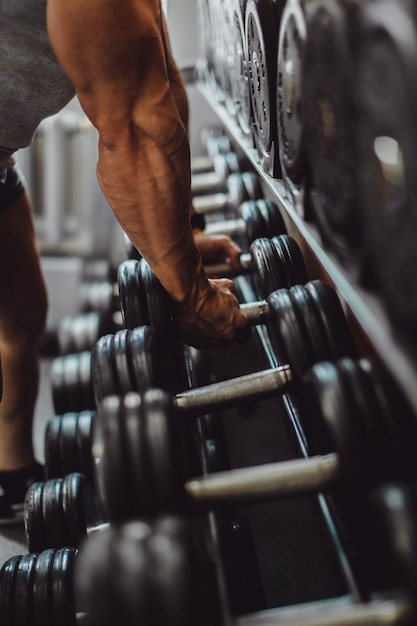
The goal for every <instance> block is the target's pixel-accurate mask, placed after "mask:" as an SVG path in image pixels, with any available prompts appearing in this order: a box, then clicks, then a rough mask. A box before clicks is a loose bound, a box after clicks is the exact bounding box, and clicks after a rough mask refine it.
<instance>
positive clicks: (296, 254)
mask: <svg viewBox="0 0 417 626" xmlns="http://www.w3.org/2000/svg"><path fill="white" fill-rule="evenodd" d="M271 242H272V243H273V245H274V246H275V248H276V250H277V253H278V255H279V257H280V258H282V262H283V265H284V267H285V268H286V271H287V285H286V286H287V287H291V286H292V285H305V283H306V282H307V281H308V276H307V269H306V266H305V264H304V259H303V255H302V253H301V250H300V248H299V246H298V244H297V242H296V241H295V239H293V238H292V237H288V236H287V235H278V236H276V237H272V239H271Z"/></svg>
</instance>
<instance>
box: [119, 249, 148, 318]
mask: <svg viewBox="0 0 417 626" xmlns="http://www.w3.org/2000/svg"><path fill="white" fill-rule="evenodd" d="M139 268H140V265H139V261H138V260H136V259H135V260H128V261H123V263H121V264H120V265H119V269H118V272H117V283H118V286H119V298H120V309H121V313H122V319H123V325H124V327H125V328H129V329H130V330H132V329H133V328H136V326H142V325H144V324H149V318H148V314H147V309H146V302H145V296H144V291H143V285H142V278H141V273H140V271H139Z"/></svg>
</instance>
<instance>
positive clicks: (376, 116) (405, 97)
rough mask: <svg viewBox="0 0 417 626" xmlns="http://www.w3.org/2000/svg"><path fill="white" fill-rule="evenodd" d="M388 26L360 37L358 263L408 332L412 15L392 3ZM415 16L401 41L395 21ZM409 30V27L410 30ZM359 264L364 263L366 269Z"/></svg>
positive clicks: (414, 308) (412, 301)
mask: <svg viewBox="0 0 417 626" xmlns="http://www.w3.org/2000/svg"><path fill="white" fill-rule="evenodd" d="M394 8H395V11H398V14H395V13H394V15H393V19H392V25H389V26H386V25H384V26H381V25H380V24H379V18H376V19H375V22H376V25H375V26H374V29H375V32H373V31H372V30H371V33H370V34H368V35H367V36H366V37H365V42H364V46H363V53H362V54H361V64H360V68H359V69H360V71H359V90H360V94H361V96H362V99H361V103H362V106H363V111H364V113H363V117H364V121H363V128H361V138H362V141H361V143H360V147H361V154H360V157H359V159H360V160H359V167H360V169H361V171H362V172H363V176H362V177H361V186H360V189H361V194H360V195H361V198H360V214H361V216H363V232H364V254H365V260H364V264H365V265H366V264H368V263H370V264H371V266H372V270H373V275H374V276H375V277H376V282H377V286H378V289H379V291H380V293H381V294H382V297H383V300H384V303H385V305H386V307H387V309H388V311H389V313H390V314H391V316H392V318H393V320H394V321H395V322H398V327H401V325H404V327H405V329H406V331H407V332H409V333H410V335H411V336H413V337H415V334H416V332H415V320H416V315H417V283H416V273H415V271H414V268H415V266H416V263H417V250H416V246H415V233H416V229H417V211H416V208H415V204H414V198H415V197H416V193H417V181H416V177H415V172H414V170H415V154H416V150H417V123H416V120H415V109H416V103H417V92H416V89H415V85H414V76H415V70H416V57H415V53H417V47H416V34H415V20H414V22H412V20H411V19H409V16H408V15H407V13H406V12H405V9H404V4H403V3H398V6H396V7H394ZM405 19H406V20H407V21H408V23H409V24H410V25H412V24H413V23H414V31H413V38H412V39H411V38H410V37H407V38H406V40H405V41H404V40H402V37H399V36H398V34H397V32H396V28H395V24H396V23H401V22H400V20H405ZM410 34H411V33H410ZM365 271H366V269H365Z"/></svg>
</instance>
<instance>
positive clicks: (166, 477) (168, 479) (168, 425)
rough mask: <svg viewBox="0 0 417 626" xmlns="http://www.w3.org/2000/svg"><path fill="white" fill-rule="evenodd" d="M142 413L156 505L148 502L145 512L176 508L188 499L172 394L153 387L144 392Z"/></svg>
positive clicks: (150, 479) (145, 504)
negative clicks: (150, 507) (185, 496)
mask: <svg viewBox="0 0 417 626" xmlns="http://www.w3.org/2000/svg"><path fill="white" fill-rule="evenodd" d="M142 415H143V419H144V426H145V428H144V436H145V442H146V459H147V466H148V471H147V472H146V476H147V479H148V480H149V481H150V482H151V485H152V487H151V488H152V494H153V502H152V505H153V507H154V510H153V511H150V510H149V509H148V507H147V503H144V506H143V508H142V511H143V514H144V515H149V514H151V513H153V514H154V515H155V514H160V513H170V512H176V511H178V510H179V508H181V506H182V505H183V502H184V490H183V482H184V476H183V470H182V468H183V462H182V458H181V442H180V437H181V435H180V423H179V421H178V420H177V418H176V416H175V414H174V412H173V407H172V403H171V399H170V396H169V395H167V394H165V393H164V392H162V391H160V390H157V389H150V390H148V391H147V392H145V394H144V396H143V406H142Z"/></svg>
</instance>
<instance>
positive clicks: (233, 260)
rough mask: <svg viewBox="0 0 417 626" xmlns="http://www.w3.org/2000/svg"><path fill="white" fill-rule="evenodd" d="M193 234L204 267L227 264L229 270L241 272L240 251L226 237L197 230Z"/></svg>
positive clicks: (238, 247) (235, 244)
mask: <svg viewBox="0 0 417 626" xmlns="http://www.w3.org/2000/svg"><path fill="white" fill-rule="evenodd" d="M193 234H194V240H195V242H196V245H197V247H198V249H199V251H200V254H201V257H202V259H203V263H204V265H210V264H211V263H212V264H213V263H216V264H217V263H228V264H229V265H230V269H231V270H233V271H235V272H239V271H242V265H241V262H240V255H241V254H242V249H241V248H240V246H238V245H237V243H235V242H234V241H233V239H231V238H230V237H229V236H228V235H207V234H206V233H205V232H204V231H202V230H198V229H195V230H193Z"/></svg>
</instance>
